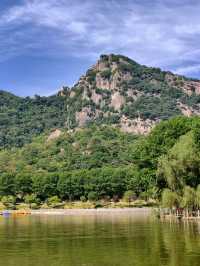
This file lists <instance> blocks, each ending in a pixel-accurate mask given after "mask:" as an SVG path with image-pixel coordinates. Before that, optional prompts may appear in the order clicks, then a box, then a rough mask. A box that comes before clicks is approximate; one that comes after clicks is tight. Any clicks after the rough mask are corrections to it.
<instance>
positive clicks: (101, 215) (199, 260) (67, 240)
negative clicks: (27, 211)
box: [0, 210, 200, 266]
mask: <svg viewBox="0 0 200 266" xmlns="http://www.w3.org/2000/svg"><path fill="white" fill-rule="evenodd" d="M0 265H6V266H11V265H12V266H29V265H34V266H45V265H46V266H62V265H63V266H140V265H141V266H147V265H148V266H149V265H152V266H157V265H170V266H179V265H180V266H186V265H187V266H195V265H196V266H199V265H200V222H199V223H198V222H194V221H190V222H189V221H185V222H170V221H164V222H161V221H159V220H156V219H153V218H152V217H151V216H150V215H148V213H146V212H145V211H142V210H141V211H133V210H132V211H131V210H130V211H129V210H126V211H108V210H107V211H91V212H86V213H84V212H82V213H79V212H77V214H74V213H72V214H70V215H33V216H22V217H0Z"/></svg>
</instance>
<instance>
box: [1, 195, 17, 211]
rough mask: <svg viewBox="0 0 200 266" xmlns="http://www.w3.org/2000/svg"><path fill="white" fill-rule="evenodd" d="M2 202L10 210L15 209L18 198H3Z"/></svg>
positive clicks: (10, 196)
mask: <svg viewBox="0 0 200 266" xmlns="http://www.w3.org/2000/svg"><path fill="white" fill-rule="evenodd" d="M1 202H2V203H3V204H4V205H5V207H6V208H8V209H15V203H16V198H15V197H14V196H12V195H8V196H3V197H2V199H1Z"/></svg>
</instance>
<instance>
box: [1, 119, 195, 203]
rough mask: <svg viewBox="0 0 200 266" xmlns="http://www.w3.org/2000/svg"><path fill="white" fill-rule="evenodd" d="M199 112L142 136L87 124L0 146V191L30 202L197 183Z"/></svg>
mask: <svg viewBox="0 0 200 266" xmlns="http://www.w3.org/2000/svg"><path fill="white" fill-rule="evenodd" d="M199 126H200V118H198V117H193V118H186V117H177V118H173V119H170V120H169V121H165V122H161V123H160V124H159V125H157V126H156V127H155V128H154V129H153V130H152V132H151V133H150V134H149V135H148V136H146V137H145V136H140V137H138V136H135V135H133V134H129V133H122V132H121V131H120V130H119V129H117V128H113V127H111V126H100V127H98V126H90V127H88V128H87V129H86V128H85V129H79V130H77V131H75V132H68V131H67V130H63V131H60V132H59V134H58V135H57V136H56V135H54V132H52V133H51V135H50V136H49V135H48V136H46V135H41V136H40V137H37V138H35V139H34V141H33V142H32V143H31V144H26V145H25V146H24V147H23V148H13V149H12V150H10V151H9V150H4V151H1V152H0V195H1V197H2V196H8V195H12V196H13V197H15V199H17V200H18V201H23V200H24V199H27V195H31V196H30V197H32V198H31V199H32V200H33V202H35V201H37V202H41V201H46V200H48V199H49V198H51V197H53V196H57V197H58V198H59V199H62V200H80V199H85V200H87V199H88V198H90V197H91V195H93V198H95V199H96V200H97V199H103V198H107V199H108V198H110V199H115V200H117V199H120V198H122V197H123V195H124V194H125V193H126V192H127V191H132V193H134V195H135V197H139V198H147V199H148V198H157V199H159V198H160V196H161V192H162V190H163V189H164V188H168V189H171V190H172V191H176V192H178V193H180V195H181V193H182V191H183V189H184V188H185V186H190V187H192V188H196V187H197V185H198V184H199V183H200V178H199V177H200V152H199V151H200V149H199V145H200V144H199V143H200V130H199V128H200V127H199Z"/></svg>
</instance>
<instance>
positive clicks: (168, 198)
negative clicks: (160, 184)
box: [162, 188, 179, 210]
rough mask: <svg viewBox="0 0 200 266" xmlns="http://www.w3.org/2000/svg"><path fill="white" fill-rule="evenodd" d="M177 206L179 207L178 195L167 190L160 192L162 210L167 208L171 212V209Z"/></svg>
mask: <svg viewBox="0 0 200 266" xmlns="http://www.w3.org/2000/svg"><path fill="white" fill-rule="evenodd" d="M178 205H179V197H178V195H177V194H176V193H175V192H173V191H171V190H170V189H168V188H166V189H164V190H163V192H162V206H163V207H164V208H169V209H170V210H172V208H174V207H178Z"/></svg>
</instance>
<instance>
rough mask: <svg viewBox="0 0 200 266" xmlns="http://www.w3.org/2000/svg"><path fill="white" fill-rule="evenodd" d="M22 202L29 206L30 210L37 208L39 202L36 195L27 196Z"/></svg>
mask: <svg viewBox="0 0 200 266" xmlns="http://www.w3.org/2000/svg"><path fill="white" fill-rule="evenodd" d="M24 202H25V203H26V204H29V207H30V208H32V206H38V205H39V203H40V201H39V199H38V198H37V196H36V194H27V195H25V196H24Z"/></svg>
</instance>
